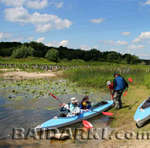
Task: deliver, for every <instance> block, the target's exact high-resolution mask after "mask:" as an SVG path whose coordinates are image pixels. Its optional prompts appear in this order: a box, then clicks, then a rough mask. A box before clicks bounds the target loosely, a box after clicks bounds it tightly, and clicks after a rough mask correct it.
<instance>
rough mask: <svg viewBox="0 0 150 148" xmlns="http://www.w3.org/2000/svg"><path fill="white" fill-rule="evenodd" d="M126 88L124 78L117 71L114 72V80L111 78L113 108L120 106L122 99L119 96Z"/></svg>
mask: <svg viewBox="0 0 150 148" xmlns="http://www.w3.org/2000/svg"><path fill="white" fill-rule="evenodd" d="M127 88H128V83H127V82H126V80H125V79H124V78H123V77H122V76H120V74H119V73H115V74H114V80H113V99H114V104H115V108H117V109H120V108H122V100H121V96H122V94H123V91H124V90H125V89H127Z"/></svg>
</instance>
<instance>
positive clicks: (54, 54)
mask: <svg viewBox="0 0 150 148" xmlns="http://www.w3.org/2000/svg"><path fill="white" fill-rule="evenodd" d="M45 58H47V59H48V60H49V61H53V62H58V60H59V52H58V51H57V50H56V49H54V48H52V49H50V50H48V52H47V53H46V55H45Z"/></svg>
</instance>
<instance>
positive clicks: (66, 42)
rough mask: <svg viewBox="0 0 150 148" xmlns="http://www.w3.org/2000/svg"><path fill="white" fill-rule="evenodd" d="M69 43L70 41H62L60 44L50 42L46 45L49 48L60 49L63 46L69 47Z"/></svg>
mask: <svg viewBox="0 0 150 148" xmlns="http://www.w3.org/2000/svg"><path fill="white" fill-rule="evenodd" d="M68 43H69V41H68V40H62V41H60V42H57V41H52V42H49V43H47V44H46V45H47V46H49V47H50V46H53V47H59V46H63V47H66V46H67V45H68Z"/></svg>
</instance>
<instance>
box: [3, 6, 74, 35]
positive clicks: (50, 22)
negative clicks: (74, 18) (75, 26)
mask: <svg viewBox="0 0 150 148" xmlns="http://www.w3.org/2000/svg"><path fill="white" fill-rule="evenodd" d="M5 18H6V20H8V21H11V22H18V23H31V24H33V25H34V26H35V28H36V31H37V32H41V33H43V32H47V31H49V30H51V29H64V28H69V27H70V26H71V25H72V22H71V21H70V20H68V19H61V18H59V17H58V16H56V15H51V14H41V13H38V12H34V13H32V14H30V13H29V12H28V11H27V9H25V8H23V7H16V8H7V9H5Z"/></svg>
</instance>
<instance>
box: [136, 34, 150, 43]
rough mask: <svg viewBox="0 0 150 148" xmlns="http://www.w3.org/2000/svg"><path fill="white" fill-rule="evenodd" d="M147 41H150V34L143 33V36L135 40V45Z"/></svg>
mask: <svg viewBox="0 0 150 148" xmlns="http://www.w3.org/2000/svg"><path fill="white" fill-rule="evenodd" d="M145 39H150V32H141V34H140V35H139V36H138V37H137V38H135V39H134V40H133V42H134V43H138V42H141V41H143V40H145Z"/></svg>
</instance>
